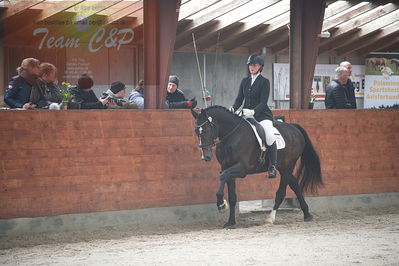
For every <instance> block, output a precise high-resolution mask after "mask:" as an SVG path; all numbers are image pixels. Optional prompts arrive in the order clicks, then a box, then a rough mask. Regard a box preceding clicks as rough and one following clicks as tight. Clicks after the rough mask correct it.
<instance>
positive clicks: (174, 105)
mask: <svg viewBox="0 0 399 266" xmlns="http://www.w3.org/2000/svg"><path fill="white" fill-rule="evenodd" d="M178 87H179V78H178V77H177V76H175V75H171V76H169V83H168V87H167V93H166V106H167V108H169V109H183V108H190V109H193V108H195V106H197V101H196V100H195V98H193V99H191V100H187V99H186V97H185V96H184V93H183V92H182V91H181V90H179V89H178Z"/></svg>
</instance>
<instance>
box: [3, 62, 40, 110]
mask: <svg viewBox="0 0 399 266" xmlns="http://www.w3.org/2000/svg"><path fill="white" fill-rule="evenodd" d="M39 65H40V61H39V60H37V59H35V58H25V59H24V60H22V63H21V66H19V67H18V68H17V73H18V75H17V76H14V77H12V78H11V80H10V81H9V82H8V86H7V89H6V93H5V95H4V102H5V103H6V104H7V105H8V106H10V107H11V108H22V109H25V110H27V109H35V108H43V107H46V106H47V101H46V99H45V98H44V94H43V93H42V92H41V87H40V84H39V83H38V78H39V76H40V68H39Z"/></svg>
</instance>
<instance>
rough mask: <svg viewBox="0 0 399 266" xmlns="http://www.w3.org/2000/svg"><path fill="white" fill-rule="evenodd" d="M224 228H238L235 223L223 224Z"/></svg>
mask: <svg viewBox="0 0 399 266" xmlns="http://www.w3.org/2000/svg"><path fill="white" fill-rule="evenodd" d="M223 228H224V229H236V224H235V223H226V224H225V225H223Z"/></svg>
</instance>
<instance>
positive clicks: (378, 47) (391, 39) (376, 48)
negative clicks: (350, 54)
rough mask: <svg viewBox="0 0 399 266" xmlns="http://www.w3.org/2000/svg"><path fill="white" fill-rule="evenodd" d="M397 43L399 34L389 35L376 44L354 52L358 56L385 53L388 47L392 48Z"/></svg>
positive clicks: (370, 44)
mask: <svg viewBox="0 0 399 266" xmlns="http://www.w3.org/2000/svg"><path fill="white" fill-rule="evenodd" d="M396 43H399V33H395V34H392V35H389V36H387V37H385V38H381V39H379V40H377V41H376V42H373V43H369V44H368V45H366V46H363V47H360V49H357V50H354V53H356V55H357V56H365V55H367V54H369V53H371V52H382V51H385V50H384V49H385V48H386V47H390V46H392V45H394V44H396Z"/></svg>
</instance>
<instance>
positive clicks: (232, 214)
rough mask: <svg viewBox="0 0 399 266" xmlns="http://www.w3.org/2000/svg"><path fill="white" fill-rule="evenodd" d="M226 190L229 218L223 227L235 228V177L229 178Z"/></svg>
mask: <svg viewBox="0 0 399 266" xmlns="http://www.w3.org/2000/svg"><path fill="white" fill-rule="evenodd" d="M227 191H228V193H229V204H230V215H229V220H228V221H227V223H226V224H225V225H224V226H223V227H224V228H229V229H232V228H235V224H236V204H237V194H236V180H235V178H230V179H229V180H228V181H227Z"/></svg>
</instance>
